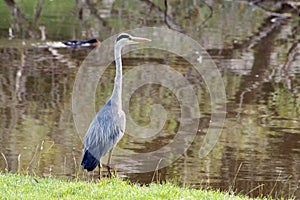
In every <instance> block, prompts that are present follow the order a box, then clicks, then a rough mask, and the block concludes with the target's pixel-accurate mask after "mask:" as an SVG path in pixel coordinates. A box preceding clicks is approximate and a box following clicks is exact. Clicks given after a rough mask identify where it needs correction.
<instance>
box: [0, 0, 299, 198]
mask: <svg viewBox="0 0 300 200" xmlns="http://www.w3.org/2000/svg"><path fill="white" fill-rule="evenodd" d="M87 2H88V3H87V4H86V5H79V4H78V5H76V4H75V3H74V2H73V1H71V3H63V4H61V5H57V3H55V2H51V1H49V2H46V3H44V4H42V5H40V6H42V12H41V13H42V14H41V16H37V15H36V14H35V13H36V12H34V11H36V10H38V9H39V6H38V5H39V4H38V3H37V2H35V1H33V2H31V3H30V5H29V4H25V3H22V2H20V3H19V4H17V5H15V6H17V7H18V8H19V11H20V12H21V15H13V14H12V12H11V11H12V10H13V9H12V7H13V6H12V7H9V6H8V5H9V4H7V3H5V2H2V1H1V2H0V12H2V13H3V14H2V15H1V16H4V17H3V18H1V20H0V37H1V38H0V58H1V59H0V116H1V120H0V135H1V139H0V152H1V154H2V156H1V159H0V160H1V161H0V167H1V169H2V171H6V170H8V171H11V172H18V171H19V172H25V171H29V172H30V173H32V174H37V175H39V176H45V177H48V176H54V177H61V178H70V179H73V178H79V179H84V180H86V179H91V178H96V174H97V173H95V174H94V175H93V174H89V175H88V174H87V173H86V172H85V173H83V172H82V170H81V168H80V160H81V155H82V147H83V145H82V142H81V139H82V138H81V135H80V134H78V133H77V131H76V129H75V125H74V120H73V111H72V92H73V86H74V81H75V78H76V74H77V72H78V70H79V67H80V65H81V64H82V62H83V61H84V59H85V58H86V56H87V55H88V54H89V53H90V52H91V51H92V50H93V47H91V48H57V47H56V46H55V45H54V44H53V43H48V46H47V45H46V42H53V41H58V40H72V39H87V38H92V37H97V38H99V39H100V40H104V39H106V38H107V37H109V36H111V35H114V34H116V33H119V32H120V31H123V30H127V29H131V28H138V27H144V26H157V27H167V26H169V27H171V28H173V29H176V30H180V31H184V32H185V34H187V35H188V36H190V37H192V38H193V39H195V40H196V41H198V42H199V43H200V44H201V45H202V46H203V47H204V48H205V49H206V50H207V52H208V53H209V54H210V56H211V57H212V59H213V61H214V62H215V63H216V65H217V67H218V69H219V70H220V72H221V74H222V78H223V81H224V84H225V89H226V96H227V97H226V98H227V100H226V107H227V113H226V121H225V124H224V128H223V130H222V133H221V135H220V137H219V139H218V141H217V143H216V145H215V146H214V148H213V150H212V151H211V152H210V153H209V154H208V155H207V156H206V157H204V158H201V159H200V158H199V156H198V154H199V149H200V147H201V145H202V142H203V138H204V136H205V135H206V133H207V131H208V127H209V124H210V117H211V115H212V111H211V108H210V102H211V101H210V96H209V95H210V94H209V91H208V89H207V88H206V86H205V83H204V82H203V79H202V78H201V76H200V75H199V74H197V73H196V72H195V70H194V69H193V67H192V66H191V65H190V64H189V63H188V62H187V61H186V60H184V59H183V58H181V57H178V56H176V55H174V54H172V53H168V52H164V51H157V50H153V49H148V50H136V51H133V52H130V53H129V54H126V55H124V56H123V65H124V71H123V72H124V74H125V73H126V72H128V71H130V70H131V69H133V68H134V67H135V66H138V65H142V64H146V63H148V64H153V65H159V64H164V65H167V66H170V67H171V68H173V69H175V70H176V71H178V72H180V73H181V74H182V75H183V76H184V77H185V78H186V80H188V81H189V83H190V84H191V85H192V86H193V89H194V90H195V91H196V94H197V98H198V100H199V102H200V104H199V108H200V110H201V117H200V122H199V127H198V132H197V134H196V137H195V139H194V140H193V143H192V145H191V146H190V147H189V148H188V150H187V151H186V152H185V153H184V154H183V155H182V156H181V157H180V158H179V159H178V160H176V161H175V162H174V163H172V164H171V165H169V166H167V167H165V168H162V169H160V170H159V171H158V172H157V173H154V172H148V173H135V167H134V164H133V161H132V162H131V160H126V161H124V163H123V164H118V165H117V167H118V171H119V172H118V173H119V176H120V177H128V178H129V179H130V180H132V181H135V182H139V183H150V182H151V181H153V180H155V181H157V180H158V181H164V180H175V181H176V182H178V183H179V184H182V185H186V186H192V187H197V188H198V187H204V188H206V187H209V188H221V189H224V190H228V189H231V190H233V191H237V192H242V193H243V194H247V195H249V196H259V195H266V196H268V195H271V196H273V197H285V198H287V197H290V196H292V195H294V196H296V197H297V198H300V192H299V191H300V118H299V117H300V93H299V89H300V64H299V63H300V47H299V41H300V28H299V18H297V17H296V18H294V17H291V18H282V17H274V16H270V14H269V13H267V12H265V11H264V10H263V9H261V8H259V7H257V6H253V5H250V4H247V3H233V2H227V1H224V2H223V1H220V2H219V3H216V2H215V3H214V2H212V1H207V3H208V5H210V6H211V8H212V9H213V14H212V16H210V9H209V7H208V5H206V4H203V3H199V2H198V3H197V2H196V3H195V1H178V2H177V1H174V2H173V1H172V2H169V7H168V11H167V13H168V16H169V17H168V19H167V23H166V20H164V14H165V12H164V9H165V7H164V4H161V3H160V2H159V1H158V2H155V1H153V2H154V3H153V2H152V1H126V2H127V3H122V1H103V3H98V4H97V5H93V3H92V1H87ZM31 4H32V5H31ZM90 4H91V5H90ZM274 5H275V4H274ZM270 8H272V9H273V10H276V9H279V10H280V9H281V8H280V7H278V6H273V7H272V6H271V7H270ZM280 12H281V13H292V16H293V13H294V11H291V12H290V9H289V8H288V7H284V8H282V10H280ZM36 18H38V19H36ZM22 20H25V22H24V21H22ZM21 21H22V22H23V23H22V24H20V22H21ZM204 21H205V23H204ZM41 26H45V27H46V29H45V32H46V40H45V41H42V40H41V33H40V29H41V28H40V27H41ZM10 27H11V28H12V30H13V35H14V37H10V38H9V31H8V30H9V28H10ZM42 29H43V28H42ZM153 37H156V36H153ZM49 44H50V46H49ZM52 45H54V46H52ZM114 74H115V68H114V64H113V63H112V64H111V66H109V67H108V68H107V69H106V70H105V72H104V74H103V75H102V76H101V79H100V81H99V83H98V87H97V90H96V102H95V108H96V109H99V108H101V106H103V104H104V103H105V102H106V100H107V99H108V98H109V96H110V94H111V92H112V89H113V81H114ZM154 104H161V105H162V106H163V107H164V108H165V109H166V110H167V113H168V116H167V117H168V118H167V121H166V123H165V125H164V127H163V129H162V130H161V131H160V132H159V134H157V135H155V136H153V137H151V138H147V139H142V138H135V137H133V136H132V134H130V133H126V134H125V136H124V138H123V139H122V140H121V141H120V143H119V146H120V147H122V148H124V149H128V150H130V151H133V152H136V153H142V152H152V151H154V150H157V149H159V148H161V147H163V146H164V145H167V144H168V143H169V142H170V141H171V140H172V139H173V138H174V136H175V135H176V132H177V131H178V128H179V127H180V116H181V113H180V101H178V99H176V96H175V95H174V94H173V93H172V92H171V91H170V90H168V89H167V88H165V87H163V86H161V85H157V84H148V85H144V86H143V87H141V88H139V89H138V90H136V91H135V92H134V94H133V96H132V97H131V100H130V108H129V111H130V114H129V113H127V114H128V115H130V116H131V117H132V118H133V119H134V120H135V122H136V123H138V124H139V125H141V126H145V125H147V124H148V123H149V122H150V117H149V116H150V113H151V108H152V105H154ZM5 159H6V160H7V162H6V161H5ZM122 159H124V157H123V156H122V155H120V154H118V153H116V154H115V156H114V157H113V160H115V162H116V161H118V163H122Z"/></svg>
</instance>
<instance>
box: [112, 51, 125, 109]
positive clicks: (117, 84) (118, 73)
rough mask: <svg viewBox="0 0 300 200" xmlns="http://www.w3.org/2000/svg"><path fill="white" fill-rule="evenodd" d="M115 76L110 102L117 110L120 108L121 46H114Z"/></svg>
mask: <svg viewBox="0 0 300 200" xmlns="http://www.w3.org/2000/svg"><path fill="white" fill-rule="evenodd" d="M115 63H116V77H115V84H114V90H113V94H112V97H111V102H112V103H113V104H114V106H115V107H116V108H117V109H118V110H122V58H121V47H120V46H116V47H115Z"/></svg>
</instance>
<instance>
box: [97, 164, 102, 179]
mask: <svg viewBox="0 0 300 200" xmlns="http://www.w3.org/2000/svg"><path fill="white" fill-rule="evenodd" d="M98 168H99V180H100V179H101V178H102V175H101V168H102V164H101V163H99V165H98Z"/></svg>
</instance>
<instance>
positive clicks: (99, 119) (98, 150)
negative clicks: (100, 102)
mask: <svg viewBox="0 0 300 200" xmlns="http://www.w3.org/2000/svg"><path fill="white" fill-rule="evenodd" d="M148 41H150V40H149V39H146V38H140V37H133V36H131V35H129V34H126V33H122V34H120V35H119V36H118V37H117V39H116V41H115V48H114V50H115V51H114V53H115V63H116V77H115V83H114V89H113V92H112V96H111V97H110V98H109V100H108V101H107V102H106V104H105V105H104V106H103V107H102V109H101V110H100V111H99V112H98V113H97V115H96V116H95V118H94V119H93V121H92V122H91V124H90V126H89V129H88V131H87V133H86V136H85V141H84V154H83V158H82V162H81V165H82V167H83V168H84V169H87V171H92V170H94V169H95V168H96V167H97V166H101V162H100V159H101V157H103V156H104V155H105V154H106V153H107V152H109V157H108V163H107V166H109V165H110V160H111V154H112V150H113V148H114V147H115V145H116V144H117V143H118V141H119V140H120V139H121V138H122V136H123V135H124V131H125V124H126V117H125V113H124V111H123V110H122V99H121V98H122V59H121V50H122V47H124V46H125V45H128V44H136V43H140V42H148Z"/></svg>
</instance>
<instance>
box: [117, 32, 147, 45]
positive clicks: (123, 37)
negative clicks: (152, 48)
mask: <svg viewBox="0 0 300 200" xmlns="http://www.w3.org/2000/svg"><path fill="white" fill-rule="evenodd" d="M150 41H151V40H150V39H147V38H142V37H134V36H132V35H129V34H128V33H121V34H120V35H119V36H118V37H117V39H116V45H120V46H121V47H123V46H125V45H128V44H138V43H143V42H150Z"/></svg>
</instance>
